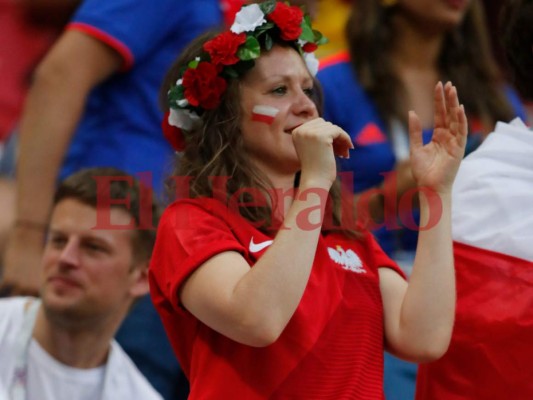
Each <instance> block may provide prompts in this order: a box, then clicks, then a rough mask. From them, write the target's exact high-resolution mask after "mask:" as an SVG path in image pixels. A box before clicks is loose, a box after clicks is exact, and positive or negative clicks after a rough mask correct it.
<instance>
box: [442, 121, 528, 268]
mask: <svg viewBox="0 0 533 400" xmlns="http://www.w3.org/2000/svg"><path fill="white" fill-rule="evenodd" d="M452 204H453V214H452V215H453V223H452V227H453V229H452V230H453V238H454V240H455V241H458V242H461V243H465V244H469V245H472V246H475V247H479V248H482V249H485V250H491V251H495V252H498V253H502V254H506V255H511V256H514V257H519V258H522V259H525V260H529V261H533V131H530V130H529V129H528V128H527V126H526V125H524V123H523V122H522V121H521V120H519V119H515V120H513V121H512V122H511V123H510V124H506V123H502V122H498V124H497V125H496V129H495V131H494V132H493V133H491V134H490V135H489V136H488V137H487V139H486V140H485V141H484V142H483V144H482V145H481V146H480V147H479V148H478V149H477V150H476V151H474V152H472V153H471V154H470V155H469V156H468V157H466V158H465V159H464V161H463V162H462V163H461V167H460V169H459V172H458V175H457V178H456V180H455V184H454V187H453V203H452Z"/></svg>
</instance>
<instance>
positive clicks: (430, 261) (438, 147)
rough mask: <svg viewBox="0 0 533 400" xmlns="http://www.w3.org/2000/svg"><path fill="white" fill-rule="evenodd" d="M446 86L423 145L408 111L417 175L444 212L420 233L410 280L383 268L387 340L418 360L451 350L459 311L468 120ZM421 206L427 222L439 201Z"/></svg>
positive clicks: (416, 123)
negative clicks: (456, 247) (459, 179)
mask: <svg viewBox="0 0 533 400" xmlns="http://www.w3.org/2000/svg"><path fill="white" fill-rule="evenodd" d="M444 92H445V93H443V88H442V85H441V84H440V83H439V84H438V85H437V87H436V88H435V130H434V133H433V139H432V141H431V142H430V143H429V144H428V145H426V146H423V145H422V129H421V125H420V121H419V120H418V117H417V116H416V114H414V113H413V112H411V113H410V115H409V136H410V142H411V165H412V170H413V175H414V178H415V180H416V181H417V183H418V186H419V187H425V188H428V189H431V190H432V191H433V192H434V193H435V194H436V195H437V196H438V198H439V199H440V203H441V204H442V215H441V216H440V219H439V220H438V222H437V223H436V224H435V225H434V226H433V227H432V228H431V229H428V230H422V231H421V232H420V233H419V237H418V246H417V252H416V257H415V261H414V267H413V273H412V275H411V277H410V281H409V284H407V283H406V282H405V281H404V280H403V279H402V278H400V276H399V275H398V274H396V273H395V272H394V271H392V270H390V269H387V268H381V269H380V270H379V275H380V287H381V294H382V297H383V305H384V311H385V337H386V343H387V346H388V348H389V349H390V350H391V351H392V352H393V353H395V354H397V355H398V356H400V357H402V358H405V359H408V360H411V361H415V362H427V361H431V360H434V359H436V358H439V357H441V356H442V355H443V354H444V353H445V352H446V350H447V348H448V345H449V343H450V339H451V334H452V329H453V321H454V314H455V300H456V293H455V272H454V262H453V249H452V236H451V189H452V184H453V180H454V179H455V175H456V173H457V170H458V167H459V164H460V161H461V159H462V157H463V155H464V149H465V145H466V135H467V121H466V116H465V113H464V109H463V107H462V106H460V105H459V102H458V99H457V91H456V89H455V87H453V86H452V85H451V84H450V83H448V84H446V87H445V88H444ZM420 211H421V218H420V224H421V226H424V225H425V224H426V223H427V222H428V219H429V218H430V213H431V212H435V203H431V202H428V200H427V198H426V196H424V195H421V196H420Z"/></svg>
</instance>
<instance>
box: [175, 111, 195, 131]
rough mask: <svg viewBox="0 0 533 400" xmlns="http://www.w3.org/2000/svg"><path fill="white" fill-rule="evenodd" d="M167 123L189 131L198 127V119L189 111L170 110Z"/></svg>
mask: <svg viewBox="0 0 533 400" xmlns="http://www.w3.org/2000/svg"><path fill="white" fill-rule="evenodd" d="M168 123H169V125H172V126H175V127H176V128H180V129H184V130H186V131H190V130H191V129H193V128H195V127H197V126H198V124H199V123H200V117H199V116H198V115H197V114H196V113H194V112H192V111H189V110H176V109H174V108H171V109H170V113H169V115H168Z"/></svg>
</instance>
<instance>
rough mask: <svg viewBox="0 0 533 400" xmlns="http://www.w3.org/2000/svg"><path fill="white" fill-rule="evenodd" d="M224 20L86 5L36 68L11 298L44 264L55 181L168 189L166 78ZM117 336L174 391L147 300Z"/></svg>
mask: <svg viewBox="0 0 533 400" xmlns="http://www.w3.org/2000/svg"><path fill="white" fill-rule="evenodd" d="M221 23H222V10H221V9H220V6H219V2H218V1H215V0H195V1H187V0H159V1H157V2H153V1H149V0H113V1H98V0H85V1H83V3H82V4H81V5H80V7H79V8H78V10H77V12H76V13H75V15H74V16H73V18H72V19H71V21H70V23H69V24H68V26H67V28H66V30H65V32H64V33H63V34H62V35H61V36H60V38H59V39H58V40H57V42H56V43H55V45H54V46H53V47H52V48H51V50H50V51H49V52H48V53H47V55H46V56H45V58H44V59H43V61H42V62H41V63H40V65H39V66H38V68H37V71H36V74H35V77H34V82H33V86H32V88H31V89H30V92H29V94H28V97H27V101H26V105H25V108H24V111H23V115H22V118H21V123H20V149H19V151H20V158H19V161H18V166H17V176H16V179H17V204H16V218H15V219H16V222H15V225H14V228H13V230H12V232H11V235H10V239H9V241H8V244H7V247H6V253H5V259H4V271H3V283H4V285H9V286H11V287H12V288H13V289H14V290H13V293H14V294H21V293H35V292H36V290H37V288H38V286H39V273H38V265H39V263H38V260H39V259H40V257H41V253H42V247H43V242H44V234H45V227H46V225H47V220H48V214H49V210H50V206H51V201H52V194H53V192H54V187H55V184H56V182H57V181H58V180H59V179H61V178H63V177H64V176H66V175H69V174H71V173H72V172H74V171H77V170H78V169H80V168H84V167H92V166H110V167H115V168H119V169H121V170H124V171H126V172H127V173H129V174H137V176H138V177H139V179H141V181H143V182H144V183H145V184H150V185H152V186H153V188H154V190H155V191H156V192H157V193H161V192H162V188H163V175H164V172H165V168H166V166H167V165H170V163H171V161H172V157H173V151H172V148H171V147H170V146H169V145H168V144H167V142H166V141H165V139H164V138H163V135H162V134H161V129H160V124H161V120H162V117H163V116H162V113H161V111H160V110H159V108H158V103H157V97H158V92H159V88H160V85H161V83H162V80H163V76H164V74H165V72H166V71H167V70H168V68H169V67H170V65H171V63H172V61H173V60H174V58H175V57H176V55H177V54H179V53H180V51H181V50H182V48H184V47H185V45H186V44H188V42H189V41H190V40H192V39H193V38H195V37H196V36H198V35H199V34H201V33H202V32H204V31H206V30H208V29H211V28H213V27H218V26H219V25H220V24H221ZM129 323H132V324H133V325H130V326H129V327H128V324H129ZM124 329H125V330H126V331H125V332H124ZM121 333H122V335H121ZM121 333H119V341H120V342H121V343H122V345H123V347H124V348H125V349H126V351H128V352H129V354H130V355H131V356H132V358H133V359H134V361H136V362H138V364H139V367H140V369H141V370H142V371H143V372H145V373H147V375H148V377H149V378H153V379H152V383H153V385H154V386H155V387H156V388H157V389H158V390H160V391H161V393H162V394H164V395H165V397H167V398H171V397H172V396H174V395H173V394H170V393H171V391H172V390H171V388H170V385H174V384H175V382H176V381H177V377H176V376H175V375H176V371H179V369H178V367H177V364H176V363H175V362H174V360H173V356H172V355H171V350H170V347H169V345H168V342H167V339H166V336H165V334H164V331H163V329H162V327H161V322H160V320H159V317H158V316H157V314H156V313H155V311H154V310H153V306H152V305H151V303H150V301H149V299H148V297H146V299H145V300H142V301H141V302H140V304H138V305H137V308H136V310H134V311H133V313H132V315H131V317H130V318H129V319H128V321H126V325H125V326H124V327H123V330H122V331H121ZM161 378H162V380H160V379H161Z"/></svg>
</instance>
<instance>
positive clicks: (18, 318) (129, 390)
mask: <svg viewBox="0 0 533 400" xmlns="http://www.w3.org/2000/svg"><path fill="white" fill-rule="evenodd" d="M29 300H30V298H24V297H17V298H10V299H2V300H0V360H1V362H0V400H4V399H6V400H8V399H9V397H8V396H7V393H8V392H9V387H10V385H11V383H12V381H13V374H14V369H15V365H16V358H17V354H16V352H15V350H14V349H15V348H16V346H15V343H16V340H17V337H18V336H19V334H20V330H21V327H22V324H23V321H24V313H25V305H26V304H27V302H28V301H29ZM33 301H38V300H33ZM32 347H33V349H32ZM32 347H30V352H31V353H33V357H31V356H30V357H29V363H30V364H29V365H28V374H29V378H28V380H29V381H30V382H28V383H29V385H28V386H32V385H33V384H34V383H33V382H31V380H32V379H34V378H35V376H36V375H35V373H33V375H32V372H31V371H32V369H34V368H38V366H37V365H35V364H34V363H35V362H36V361H37V363H39V362H40V361H42V357H41V356H42V354H41V355H39V354H38V353H39V349H38V348H35V347H34V346H32ZM36 353H37V360H36V359H35V354H36ZM48 358H50V357H49V356H48ZM39 360H40V361H39ZM52 361H53V362H55V364H56V365H55V366H54V367H52V368H53V369H54V371H47V373H45V374H38V375H39V379H45V380H46V379H48V378H47V376H48V377H50V379H53V382H44V383H40V385H44V386H45V387H46V388H47V389H46V393H39V396H38V397H33V398H28V400H33V399H39V400H60V399H63V398H64V399H68V400H78V399H86V398H91V399H94V400H100V399H102V400H162V397H161V395H159V394H158V393H157V392H156V391H155V390H154V389H153V388H152V386H150V384H149V383H148V381H147V380H146V378H144V376H143V375H142V374H141V373H140V372H139V370H138V369H137V368H136V367H135V365H134V364H133V362H132V361H131V360H130V358H129V357H128V356H127V355H126V353H124V350H122V348H121V347H120V346H119V344H118V343H116V342H115V341H113V342H112V343H111V351H110V354H109V358H108V362H107V364H106V365H105V368H103V369H104V370H105V376H104V380H103V387H104V388H105V389H104V393H103V394H102V396H101V397H100V396H98V397H96V398H95V397H83V396H84V395H82V396H80V397H74V396H73V395H72V394H70V393H69V394H68V396H66V394H65V396H66V397H63V396H64V395H63V393H62V392H61V394H60V392H59V390H61V389H62V388H64V386H65V385H64V384H66V386H68V383H66V382H61V381H57V380H56V379H59V378H56V377H57V376H58V375H57V374H63V373H66V371H68V370H69V369H71V370H73V369H72V368H69V367H67V366H65V365H61V364H60V363H58V362H57V361H55V360H52ZM45 364H46V365H47V367H46V368H50V359H48V361H45ZM84 372H89V373H88V374H84ZM91 374H92V375H95V376H96V380H97V381H98V378H99V377H100V375H101V372H100V371H98V369H97V370H96V371H95V370H89V371H83V370H82V371H81V372H80V370H77V376H76V377H74V378H73V379H81V380H82V381H84V382H87V381H93V383H94V380H95V376H91ZM81 376H84V377H83V378H81ZM61 379H62V378H61ZM101 383H102V382H100V383H98V384H97V385H101ZM89 386H90V385H89ZM49 389H52V390H54V389H58V391H57V392H56V393H53V394H52V393H49V392H48V390H49ZM33 390H34V388H32V389H30V388H28V395H30V394H31V392H32V391H33ZM2 396H3V397H2ZM32 396H33V394H32ZM85 396H86V395H85ZM9 400H10V399H9Z"/></svg>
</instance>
